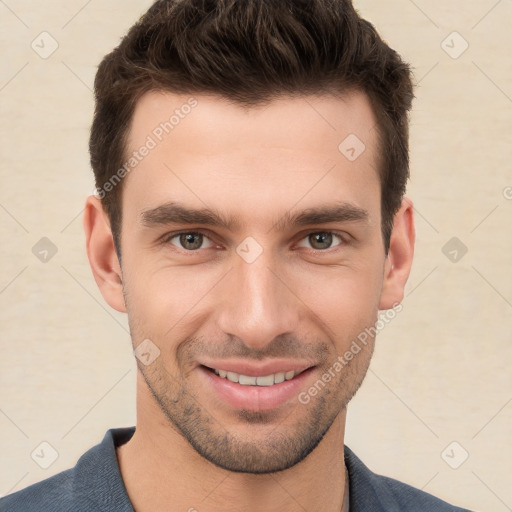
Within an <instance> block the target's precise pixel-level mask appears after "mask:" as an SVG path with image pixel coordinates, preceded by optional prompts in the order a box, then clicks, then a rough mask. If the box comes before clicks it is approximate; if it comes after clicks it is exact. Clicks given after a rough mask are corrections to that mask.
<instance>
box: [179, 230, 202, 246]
mask: <svg viewBox="0 0 512 512" xmlns="http://www.w3.org/2000/svg"><path fill="white" fill-rule="evenodd" d="M200 237H201V235H200V234H199V233H187V234H184V235H181V240H180V242H181V245H182V246H183V247H185V249H198V248H199V247H201V238H200ZM194 238H195V239H196V241H195V243H194ZM187 244H192V247H191V246H190V245H187Z"/></svg>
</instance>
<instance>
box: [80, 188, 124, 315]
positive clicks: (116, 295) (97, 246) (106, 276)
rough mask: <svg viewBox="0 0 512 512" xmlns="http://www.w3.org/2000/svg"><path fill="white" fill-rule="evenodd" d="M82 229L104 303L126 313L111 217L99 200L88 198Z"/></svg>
mask: <svg viewBox="0 0 512 512" xmlns="http://www.w3.org/2000/svg"><path fill="white" fill-rule="evenodd" d="M83 227H84V231H85V239H86V248H87V257H88V258H89V264H90V265H91V270H92V273H93V275H94V279H95V281H96V284H97V285H98V288H99V289H100V292H101V294H102V295H103V298H104V299H105V301H106V302H107V303H108V304H109V305H110V306H111V307H112V308H114V309H116V310H117V311H120V312H121V313H125V312H126V305H125V302H124V296H123V285H122V271H121V266H120V264H119V260H118V258H117V254H116V251H115V247H114V240H113V237H112V232H111V230H110V224H109V221H108V217H107V215H106V213H105V211H104V210H103V206H102V204H101V200H100V199H99V198H98V197H95V196H89V197H88V198H87V201H86V203H85V211H84V217H83Z"/></svg>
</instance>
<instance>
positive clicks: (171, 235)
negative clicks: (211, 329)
mask: <svg viewBox="0 0 512 512" xmlns="http://www.w3.org/2000/svg"><path fill="white" fill-rule="evenodd" d="M317 234H331V235H334V236H336V237H338V238H339V239H340V241H341V242H340V243H339V244H338V245H335V246H333V247H329V248H328V249H313V248H310V247H306V248H305V249H308V250H309V251H313V252H315V253H329V252H330V251H331V249H336V248H337V247H340V246H346V245H349V243H350V242H349V240H348V238H349V236H350V235H347V234H346V233H340V232H338V231H330V230H324V231H310V232H309V233H306V234H305V235H304V236H303V237H302V238H301V239H300V241H302V240H304V239H305V238H308V237H309V236H310V235H317ZM180 235H202V236H203V237H205V238H207V239H208V240H210V242H212V243H214V244H215V242H214V241H213V240H211V238H210V237H209V236H208V235H207V234H206V233H204V232H203V231H200V230H199V231H177V232H175V233H168V234H167V235H164V236H163V237H162V239H161V242H160V243H161V244H162V245H167V244H169V243H170V242H171V240H172V239H173V238H176V237H177V236H180ZM172 245H174V244H172ZM176 247H177V249H179V250H181V251H183V252H185V253H188V254H195V253H199V252H200V251H201V250H206V249H208V248H206V249H195V250H187V249H185V248H183V247H178V246H176Z"/></svg>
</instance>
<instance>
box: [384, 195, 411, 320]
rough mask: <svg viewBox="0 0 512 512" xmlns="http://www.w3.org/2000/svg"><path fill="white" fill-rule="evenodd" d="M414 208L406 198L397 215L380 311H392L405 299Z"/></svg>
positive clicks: (386, 266)
mask: <svg viewBox="0 0 512 512" xmlns="http://www.w3.org/2000/svg"><path fill="white" fill-rule="evenodd" d="M413 209H414V206H413V204H412V201H411V200H410V199H407V198H404V199H403V201H402V205H401V207H400V209H399V210H398V212H397V213H396V214H395V218H394V223H393V231H392V232H391V239H390V245H389V252H388V255H387V258H386V263H385V266H384V282H383V285H382V291H381V296H380V305H379V309H381V310H384V309H391V308H393V306H394V305H396V304H397V303H399V302H401V301H402V299H403V298H404V288H405V284H406V283H407V279H408V278H409V274H410V272H411V266H412V258H413V254H414V241H415V239H416V233H415V229H414V215H413Z"/></svg>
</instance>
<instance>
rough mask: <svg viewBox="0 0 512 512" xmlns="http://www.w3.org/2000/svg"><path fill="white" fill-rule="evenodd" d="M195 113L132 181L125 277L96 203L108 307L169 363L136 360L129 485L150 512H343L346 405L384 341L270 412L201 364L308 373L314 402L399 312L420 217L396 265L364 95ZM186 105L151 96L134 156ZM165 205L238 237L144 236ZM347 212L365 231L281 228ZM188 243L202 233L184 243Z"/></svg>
mask: <svg viewBox="0 0 512 512" xmlns="http://www.w3.org/2000/svg"><path fill="white" fill-rule="evenodd" d="M194 98H195V100H197V106H195V107H194V109H193V110H191V112H190V113H189V114H188V115H186V116H184V117H183V119H180V121H179V123H178V124H177V125H176V126H175V127H174V128H173V130H172V131H171V132H170V133H169V134H166V135H165V137H163V140H162V141H161V142H159V143H158V144H157V145H156V147H154V148H153V149H151V151H150V152H149V154H148V155H147V156H146V157H145V158H143V159H142V160H141V161H140V162H139V163H138V164H137V166H136V169H134V170H133V171H131V172H130V173H129V174H128V175H127V176H126V177H125V178H124V185H123V186H124V188H123V202H122V208H123V222H122V231H121V253H122V268H121V266H120V264H119V261H118V258H117V256H116V253H115V250H114V245H113V240H112V234H111V232H110V228H109V222H108V218H107V216H106V215H105V213H104V212H103V210H102V208H101V202H100V200H99V199H98V198H97V197H94V196H91V197H89V198H88V200H87V203H86V211H85V216H84V228H85V233H86V241H87V252H88V256H89V260H90V264H91V268H92V271H93V274H94V277H95V280H96V282H97V284H98V286H99V288H100V290H101V293H102V294H103V297H104V298H105V300H106V301H107V303H108V304H109V305H110V306H111V307H113V308H114V309H116V310H118V311H121V312H127V314H128V320H129V325H130V331H131V336H132V342H133V346H134V348H136V347H137V346H138V345H139V344H140V343H141V342H143V340H146V339H149V340H151V342H152V343H153V344H154V345H155V346H156V347H158V349H159V351H160V354H159V356H158V357H157V358H156V359H155V360H154V361H153V362H151V364H148V365H146V364H143V363H142V362H141V361H140V360H137V364H138V368H139V372H138V375H137V429H136V433H135V434H134V436H133V438H132V439H131V440H130V441H129V442H128V443H127V444H126V445H123V446H122V447H120V448H119V449H118V451H117V455H118V460H119V465H120V469H121V474H122V476H123V480H124V481H125V485H126V487H127V490H128V494H129V496H130V499H131V500H132V503H133V504H134V507H135V510H137V511H138V512H141V511H142V512H145V511H160V510H162V511H163V510H171V509H172V510H189V509H191V508H192V509H193V508H196V509H197V510H198V511H199V512H201V511H203V510H208V511H219V512H220V511H224V512H225V511H238V510H247V511H260V510H261V511H274V510H275V511H277V510H279V511H280V512H283V511H284V512H287V511H299V510H300V511H303V510H307V511H314V510H318V504H319V503H322V510H341V503H342V496H343V492H344V485H345V478H344V466H343V449H342V447H343V442H344V431H345V420H346V406H347V404H348V402H349V400H350V399H351V398H352V396H353V395H354V393H355V392H356V391H357V389H358V387H359V386H360V384H361V382H362V381H363V379H364V376H365V374H366V371H367V369H368V365H369V363H370V359H371V355H372V352H373V348H374V339H372V338H370V339H369V340H368V342H367V344H366V345H364V346H362V350H361V351H360V352H359V353H358V354H357V355H355V356H354V357H353V359H352V360H351V361H349V362H348V364H346V366H344V367H343V369H342V370H341V371H337V372H334V377H333V378H332V379H331V380H330V382H329V383H327V384H326V385H325V387H323V389H322V390H321V391H319V392H318V393H317V394H316V395H315V396H312V397H311V400H310V401H309V403H308V404H304V403H301V402H300V401H299V400H298V396H297V395H296V394H295V395H294V396H293V397H292V398H290V399H289V400H287V401H286V402H284V403H282V404H280V405H278V406H276V407H274V408H271V409H269V410H260V408H259V406H258V404H257V403H256V402H255V401H252V403H251V404H248V405H247V408H237V407H233V406H232V405H230V404H228V403H227V402H225V401H224V400H223V399H222V398H220V397H219V396H218V394H217V393H216V392H215V391H214V390H213V389H212V386H211V385H210V383H209V380H208V379H207V378H205V374H204V371H205V370H204V369H203V368H202V367H201V363H204V361H205V360H213V359H214V360H215V361H230V362H240V361H250V362H252V363H257V364H261V363H263V362H266V361H271V360H276V359H278V360H280V361H281V360H282V361H284V360H286V361H299V360H300V361H301V362H307V366H310V367H312V369H311V370H309V374H308V375H306V376H305V380H304V382H303V384H302V385H301V388H300V391H307V390H308V389H309V388H310V387H311V386H312V385H314V383H315V382H317V381H318V379H320V378H321V377H322V375H323V374H324V373H325V372H327V371H328V370H329V368H332V366H333V364H334V362H335V361H336V360H337V358H338V356H339V355H341V354H344V353H345V352H346V351H347V350H348V349H349V348H350V346H351V343H352V342H353V341H354V340H355V339H356V338H357V336H358V334H360V333H361V332H363V331H364V330H365V329H366V328H370V327H372V326H374V324H375V322H376V321H377V315H378V311H379V309H381V310H382V309H389V308H391V307H393V305H394V304H396V303H397V302H400V301H401V299H402V298H403V289H404V286H405V283H406V281H407V278H408V276H409V272H410V268H411V263H412V257H413V247H414V223H413V213H412V203H411V202H410V201H409V200H408V199H404V201H403V203H402V207H401V208H400V210H399V211H398V213H397V214H396V216H395V225H394V229H393V234H392V238H391V246H390V251H389V253H388V255H386V254H385V251H384V245H383V240H382V234H381V214H380V181H379V176H378V173H377V171H376V169H377V166H378V154H377V137H378V134H377V131H376V128H375V125H376V120H375V116H374V114H373V111H372V109H371V107H370V103H369V101H368V99H367V98H366V96H365V95H363V94H362V93H358V92H351V93H349V94H346V95H345V96H344V97H343V98H340V97H333V96H316V97H312V96H309V97H283V98H279V99H276V100H274V101H272V102H271V103H269V104H268V105H265V106H262V107H256V108H251V109H244V108H242V107H240V106H238V105H234V104H231V103H229V102H227V101H226V100H225V99H221V98H219V97H216V96H207V95H196V96H194ZM189 99H190V97H189V96H186V95H176V94H171V93H162V92H150V93H147V94H146V95H144V96H143V97H142V98H141V99H140V100H139V102H138V104H137V107H136V111H135V114H134V118H133V121H132V126H131V131H130V137H129V141H128V148H127V149H128V154H131V153H132V152H133V151H134V150H136V149H137V148H140V146H142V145H143V144H144V143H145V141H146V140H147V137H148V135H150V134H151V133H152V132H153V130H154V129H155V127H156V126H158V125H159V123H161V122H162V121H165V120H166V119H168V118H169V115H170V114H171V113H172V112H173V111H174V110H175V109H176V108H180V106H181V105H183V104H185V103H187V101H188V100H189ZM349 134H356V135H357V137H358V138H359V139H360V140H361V141H363V142H364V144H365V147H366V149H365V151H364V152H363V153H362V154H361V155H360V156H359V157H358V158H357V159H356V160H354V161H350V160H349V159H347V158H346V157H345V156H344V155H343V154H342V153H341V152H340V151H339V149H338V146H339V144H340V143H341V142H342V141H343V140H344V139H345V138H346V137H347V136H348V135H349ZM169 201H173V202H179V203H180V204H181V205H183V206H185V207H187V208H198V209H203V208H211V209H215V210H216V211H218V212H220V213H221V214H222V215H223V217H227V218H230V217H233V218H235V219H236V220H237V222H238V225H237V226H233V227H232V229H227V227H221V226H205V225H199V224H194V225H188V224H184V223H178V224H172V225H171V224H157V225H148V224H147V223H145V222H144V220H143V216H142V214H143V212H147V211H149V210H151V209H154V208H156V207H158V206H160V205H162V204H165V203H168V202H169ZM334 203H344V204H347V205H350V206H351V207H357V208H358V209H359V210H360V211H364V212H366V216H365V218H363V219H359V220H344V221H337V222H326V223H322V224H318V225H305V226H299V227H297V226H287V227H284V228H283V229H281V228H282V226H279V225H278V224H276V223H277V222H278V221H279V220H281V221H283V219H286V215H287V214H291V215H293V214H295V213H298V212H300V211H302V210H307V209H308V208H321V207H326V206H331V205H333V204H334ZM179 231H185V232H188V233H190V232H192V233H200V234H199V235H196V236H195V237H194V236H192V237H191V238H187V237H181V238H180V236H173V234H174V233H176V232H179ZM325 232H328V234H327V238H323V239H322V237H321V236H320V237H319V236H318V234H319V233H320V234H321V233H325ZM315 234H316V236H315ZM330 234H332V237H330ZM324 236H325V235H324ZM189 237H190V235H189ZM247 237H252V239H254V240H255V241H256V242H257V244H258V245H259V247H260V248H261V249H262V252H261V254H260V255H259V256H258V257H257V258H256V259H255V260H254V261H252V262H251V263H248V262H247V261H246V260H244V259H243V258H242V257H241V256H240V253H239V252H237V248H239V247H240V244H242V242H244V241H245V240H246V238H247ZM180 242H181V243H180ZM187 242H188V243H187ZM251 243H252V242H251ZM322 244H323V245H322ZM190 247H192V248H193V249H190ZM242 247H244V246H243V244H242ZM220 364H221V363H219V365H220ZM219 367H220V368H222V366H219ZM331 371H332V370H331ZM271 373H272V372H271ZM178 481H179V482H180V485H179V486H178V485H175V484H176V482H178Z"/></svg>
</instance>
